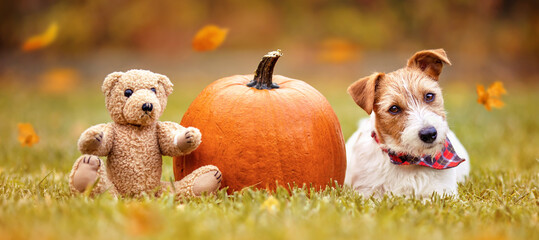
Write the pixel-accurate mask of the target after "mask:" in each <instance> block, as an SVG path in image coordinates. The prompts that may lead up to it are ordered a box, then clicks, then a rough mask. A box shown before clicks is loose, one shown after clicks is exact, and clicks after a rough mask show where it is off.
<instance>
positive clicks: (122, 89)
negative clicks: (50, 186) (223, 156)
mask: <svg viewBox="0 0 539 240" xmlns="http://www.w3.org/2000/svg"><path fill="white" fill-rule="evenodd" d="M172 86H173V85H172V83H171V82H170V80H169V79H168V78H167V77H166V76H164V75H161V74H156V73H152V72H150V71H146V70H130V71H127V72H125V73H123V72H114V73H111V74H109V75H108V76H107V77H106V78H105V81H104V82H103V86H102V87H101V90H102V91H103V93H104V94H105V99H106V105H107V109H108V111H109V113H110V116H111V118H112V120H113V121H114V122H111V123H106V124H99V125H95V126H93V127H90V128H88V129H87V130H86V131H84V132H83V133H82V135H81V136H80V139H79V143H78V145H79V150H80V151H81V153H83V154H85V155H83V156H81V157H80V158H79V159H77V161H75V164H74V165H73V169H72V170H71V174H70V175H69V187H70V189H71V191H72V192H75V193H79V192H84V191H85V189H86V188H87V187H89V186H91V185H94V183H95V182H96V180H97V181H98V182H97V184H95V186H94V188H93V189H92V192H91V195H95V194H99V193H103V192H105V191H108V192H109V193H111V194H113V195H121V196H140V195H141V194H142V193H148V194H151V193H155V194H156V195H160V194H161V193H162V192H163V191H165V190H168V191H173V192H174V193H175V194H178V195H181V196H198V195H200V194H201V193H203V192H210V193H211V192H215V191H216V190H217V189H218V188H219V186H220V184H221V180H222V178H221V172H220V171H219V169H218V168H217V167H215V166H212V165H208V166H203V167H201V168H199V169H197V170H195V171H193V172H192V173H191V174H189V175H188V176H186V177H185V178H183V179H182V180H180V181H176V182H173V183H172V184H171V183H170V182H162V181H161V166H162V159H161V156H162V155H167V156H180V155H185V154H189V153H191V152H192V151H193V150H195V149H196V148H197V147H198V145H200V142H201V140H200V138H201V134H200V131H199V130H198V129H196V128H193V127H188V128H185V127H182V126H181V125H179V124H177V123H174V122H161V121H157V119H159V117H160V116H161V114H162V113H163V111H164V110H165V107H166V105H167V97H168V95H170V94H171V93H172ZM98 156H107V164H106V167H105V164H104V162H103V161H102V160H101V159H99V158H98Z"/></svg>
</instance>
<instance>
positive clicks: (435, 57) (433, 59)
mask: <svg viewBox="0 0 539 240" xmlns="http://www.w3.org/2000/svg"><path fill="white" fill-rule="evenodd" d="M443 63H447V64H449V65H451V62H449V59H448V58H447V55H446V54H445V51H444V50H443V49H441V48H439V49H431V50H423V51H419V52H416V53H415V54H414V56H412V57H411V58H410V59H408V67H409V68H417V69H419V70H421V71H423V72H424V73H425V74H427V75H428V76H429V77H431V78H432V79H434V80H436V81H438V76H440V73H442V68H443V67H444V64H443Z"/></svg>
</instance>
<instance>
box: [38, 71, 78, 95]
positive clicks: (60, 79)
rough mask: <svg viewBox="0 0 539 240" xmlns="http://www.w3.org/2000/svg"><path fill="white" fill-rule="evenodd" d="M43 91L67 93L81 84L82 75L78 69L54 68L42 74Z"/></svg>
mask: <svg viewBox="0 0 539 240" xmlns="http://www.w3.org/2000/svg"><path fill="white" fill-rule="evenodd" d="M39 78H40V80H41V90H42V91H43V92H47V93H67V92H70V91H71V90H73V89H74V88H75V87H76V86H77V85H78V83H79V82H80V74H79V71H77V70H76V69H71V68H53V69H50V70H48V71H46V72H44V73H42V74H41V76H40V77H39Z"/></svg>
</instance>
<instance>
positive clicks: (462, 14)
mask: <svg viewBox="0 0 539 240" xmlns="http://www.w3.org/2000/svg"><path fill="white" fill-rule="evenodd" d="M538 7H539V2H537V1H512V0H477V1H471V0H458V1H449V0H441V1H427V0H415V1H397V0H381V1H375V0H342V1H329V0H283V1H269V0H252V1H240V0H223V1H212V0H180V1H178V0H163V1H141V0H134V1H133V0H93V1H81V0H76V1H74V0H20V1H2V2H1V3H0V16H1V19H2V20H1V22H0V36H1V37H0V59H1V60H0V74H1V75H3V76H6V75H8V76H12V75H15V76H16V77H17V79H18V81H21V80H24V81H29V82H32V81H35V80H36V76H38V75H39V74H41V73H43V72H44V71H46V70H48V69H50V68H53V67H62V68H73V69H75V70H77V72H78V73H79V74H80V77H81V79H82V80H84V81H87V80H101V79H102V78H103V77H104V76H105V75H106V74H107V73H109V72H112V71H116V70H127V69H129V68H134V67H138V68H147V69H152V70H154V71H156V72H161V73H163V74H166V75H169V76H171V77H173V80H174V81H176V82H182V81H189V79H191V78H196V79H202V78H203V79H207V80H208V82H209V81H210V80H214V79H217V78H219V77H224V76H228V75H231V74H244V73H250V72H251V71H252V70H253V69H254V67H255V66H256V64H257V61H258V59H259V58H260V56H261V55H262V54H264V53H265V52H268V51H270V50H275V49H277V48H280V49H282V50H283V52H284V54H285V57H284V58H283V59H282V60H281V62H282V63H281V64H279V66H278V69H277V70H276V71H277V73H278V74H283V75H287V76H289V77H295V78H302V79H303V80H307V81H309V79H312V78H315V79H317V78H321V79H325V80H326V81H347V82H350V81H352V80H353V79H355V78H358V77H361V76H363V75H366V74H369V73H370V72H373V71H390V70H393V69H395V68H396V67H400V66H402V65H403V64H404V63H405V60H406V59H407V57H408V56H410V55H411V54H413V53H414V52H415V51H418V50H421V49H427V48H444V49H445V50H446V51H447V53H448V56H449V57H450V59H451V60H452V61H453V63H454V66H453V67H451V68H449V69H448V73H449V74H450V75H449V79H455V80H459V79H463V80H464V79H466V80H467V79H473V80H474V81H481V80H485V81H488V80H492V79H503V80H504V82H536V81H537V76H538V71H539V68H538V67H537V63H538V62H539V44H538V43H539V41H538V39H539V14H537V13H538V11H537V10H538ZM53 22H55V23H57V25H58V34H57V37H56V39H55V41H54V42H53V43H52V44H50V46H47V47H46V48H44V49H39V50H37V51H32V52H22V51H21V50H20V49H21V45H22V43H23V42H24V40H25V39H27V38H28V37H30V36H32V35H35V34H37V33H41V32H43V31H44V30H45V29H46V28H47V26H49V25H50V24H51V23H53ZM206 24H216V25H218V26H220V27H223V28H227V29H229V32H228V37H227V39H226V40H225V42H224V43H223V44H222V46H221V47H220V48H219V49H217V50H216V51H213V52H207V53H202V54H201V53H196V52H194V51H193V50H192V48H191V41H192V38H193V36H194V34H195V33H196V31H197V30H198V29H200V28H201V27H203V26H204V25H206ZM313 65H314V66H315V67H313Z"/></svg>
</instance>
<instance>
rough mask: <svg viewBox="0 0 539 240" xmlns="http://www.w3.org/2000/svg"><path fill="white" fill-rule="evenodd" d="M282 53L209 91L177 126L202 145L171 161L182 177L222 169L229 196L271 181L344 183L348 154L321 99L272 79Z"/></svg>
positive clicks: (301, 85) (299, 84)
mask: <svg viewBox="0 0 539 240" xmlns="http://www.w3.org/2000/svg"><path fill="white" fill-rule="evenodd" d="M280 56H281V53H280V51H274V52H270V53H268V54H267V55H265V56H264V57H263V58H262V61H261V62H260V64H259V66H258V69H257V70H256V73H255V75H254V80H253V75H236V76H231V77H227V78H223V79H219V80H217V81H215V82H214V83H212V84H210V85H209V86H207V87H206V88H205V89H204V90H203V91H202V92H201V93H200V94H199V95H198V97H197V98H196V99H195V100H194V101H193V103H191V105H190V106H189V108H188V109H187V112H186V113H185V114H184V116H183V119H182V121H181V125H182V126H193V127H196V128H198V129H200V131H201V133H202V144H201V145H200V146H199V147H198V149H196V150H195V151H194V152H192V153H191V154H189V155H187V156H181V157H175V158H174V175H175V177H176V179H182V178H183V177H184V176H185V175H186V174H188V173H190V172H192V171H193V170H195V169H197V168H198V167H200V166H203V165H207V164H213V165H215V166H217V167H219V169H220V170H221V171H222V173H223V177H224V180H223V182H222V184H221V186H223V187H224V186H228V187H229V192H233V191H237V190H241V189H242V188H244V187H248V186H254V187H256V188H268V189H270V190H271V189H275V187H276V182H278V184H282V185H283V186H285V187H286V186H287V185H288V184H297V185H298V186H302V185H303V184H307V185H308V186H311V184H312V186H314V187H316V188H317V189H320V188H321V187H325V186H326V185H327V184H329V183H331V181H332V180H333V181H337V182H338V183H339V184H342V183H343V180H344V174H345V169H346V154H345V149H344V139H343V136H342V132H341V127H340V124H339V121H338V119H337V116H336V115H335V112H334V111H333V109H332V108H331V106H330V104H329V102H328V101H327V100H326V98H325V97H324V96H323V95H322V94H321V93H320V92H318V91H317V90H316V89H314V88H313V87H311V86H310V85H309V84H307V83H305V82H303V81H300V80H295V79H291V78H287V77H283V76H279V75H277V76H273V68H274V66H275V63H276V62H277V59H278V58H279V57H280Z"/></svg>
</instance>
